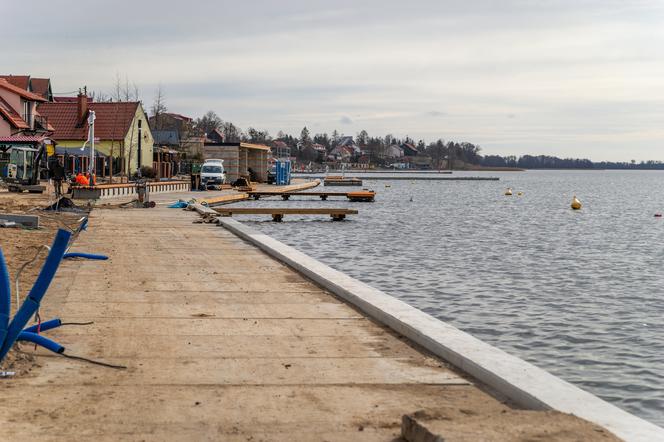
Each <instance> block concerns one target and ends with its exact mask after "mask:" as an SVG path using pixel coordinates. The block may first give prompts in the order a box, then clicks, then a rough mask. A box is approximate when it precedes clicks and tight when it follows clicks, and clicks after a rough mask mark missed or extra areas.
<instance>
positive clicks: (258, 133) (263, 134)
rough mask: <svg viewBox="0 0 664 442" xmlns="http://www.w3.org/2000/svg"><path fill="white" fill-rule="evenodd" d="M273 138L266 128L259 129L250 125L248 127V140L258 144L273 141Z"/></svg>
mask: <svg viewBox="0 0 664 442" xmlns="http://www.w3.org/2000/svg"><path fill="white" fill-rule="evenodd" d="M271 140H272V138H271V137H270V134H269V133H268V132H267V131H266V130H258V129H254V128H253V127H250V128H249V129H247V141H248V142H250V143H256V144H265V143H268V142H269V141H271Z"/></svg>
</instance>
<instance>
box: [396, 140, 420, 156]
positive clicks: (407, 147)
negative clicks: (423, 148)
mask: <svg viewBox="0 0 664 442" xmlns="http://www.w3.org/2000/svg"><path fill="white" fill-rule="evenodd" d="M399 147H401V149H402V150H403V154H404V156H406V157H414V156H417V154H418V153H419V152H418V151H417V147H415V146H414V145H412V144H410V143H401V146H399Z"/></svg>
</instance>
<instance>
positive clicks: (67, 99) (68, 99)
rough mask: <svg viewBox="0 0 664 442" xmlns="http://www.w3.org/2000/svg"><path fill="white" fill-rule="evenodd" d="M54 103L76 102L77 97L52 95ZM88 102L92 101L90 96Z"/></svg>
mask: <svg viewBox="0 0 664 442" xmlns="http://www.w3.org/2000/svg"><path fill="white" fill-rule="evenodd" d="M53 101H55V102H56V103H77V102H78V97H53ZM88 103H92V97H88Z"/></svg>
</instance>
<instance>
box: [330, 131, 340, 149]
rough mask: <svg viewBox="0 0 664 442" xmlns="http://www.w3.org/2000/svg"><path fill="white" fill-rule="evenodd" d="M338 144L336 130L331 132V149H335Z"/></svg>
mask: <svg viewBox="0 0 664 442" xmlns="http://www.w3.org/2000/svg"><path fill="white" fill-rule="evenodd" d="M338 142H339V132H337V130H336V129H334V130H333V131H332V143H331V144H330V146H331V147H333V148H334V147H336V146H337V143H338Z"/></svg>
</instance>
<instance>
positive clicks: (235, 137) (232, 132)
mask: <svg viewBox="0 0 664 442" xmlns="http://www.w3.org/2000/svg"><path fill="white" fill-rule="evenodd" d="M222 131H223V133H224V141H226V142H229V143H237V142H238V141H240V138H241V137H242V131H241V130H240V129H239V128H238V127H237V126H235V125H234V124H233V123H231V122H230V121H227V122H225V123H223V124H222Z"/></svg>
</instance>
